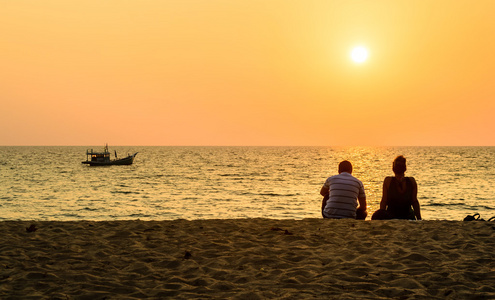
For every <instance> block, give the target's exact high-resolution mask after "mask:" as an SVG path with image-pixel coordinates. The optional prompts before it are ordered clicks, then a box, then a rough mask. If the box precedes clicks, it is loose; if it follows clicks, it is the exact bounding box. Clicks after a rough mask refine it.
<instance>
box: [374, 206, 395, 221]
mask: <svg viewBox="0 0 495 300" xmlns="http://www.w3.org/2000/svg"><path fill="white" fill-rule="evenodd" d="M390 219H392V216H390V214H389V213H388V212H387V211H386V210H385V209H379V210H377V211H375V212H374V213H373V215H372V216H371V220H390Z"/></svg>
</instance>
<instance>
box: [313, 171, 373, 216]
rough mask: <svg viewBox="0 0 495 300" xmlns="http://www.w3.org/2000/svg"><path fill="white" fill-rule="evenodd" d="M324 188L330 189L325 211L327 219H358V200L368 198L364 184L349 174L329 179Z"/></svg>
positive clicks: (345, 173)
mask: <svg viewBox="0 0 495 300" xmlns="http://www.w3.org/2000/svg"><path fill="white" fill-rule="evenodd" d="M323 186H325V187H327V188H328V189H329V196H330V197H329V199H328V200H327V204H326V206H325V208H324V209H323V213H324V215H325V217H327V218H335V219H341V218H356V208H357V206H358V201H357V199H358V198H366V195H365V193H364V186H363V183H362V182H361V181H360V180H359V179H357V178H356V177H354V176H352V175H351V174H349V173H347V172H342V173H340V174H339V175H335V176H332V177H329V178H328V179H327V180H326V181H325V183H324V184H323Z"/></svg>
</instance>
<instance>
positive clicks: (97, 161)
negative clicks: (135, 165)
mask: <svg viewBox="0 0 495 300" xmlns="http://www.w3.org/2000/svg"><path fill="white" fill-rule="evenodd" d="M136 154H138V152H136V153H134V154H133V155H128V156H127V157H124V158H118V157H117V151H115V159H110V152H109V151H108V145H105V149H104V150H103V152H94V151H93V149H91V150H89V149H88V150H86V161H83V162H82V163H83V164H87V165H90V166H113V165H121V166H122V165H132V162H133V161H134V157H136Z"/></svg>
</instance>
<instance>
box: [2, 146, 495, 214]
mask: <svg viewBox="0 0 495 300" xmlns="http://www.w3.org/2000/svg"><path fill="white" fill-rule="evenodd" d="M87 148H93V149H94V150H95V151H96V150H100V149H99V148H103V147H10V146H4V147H0V220H134V219H141V220H172V219H225V218H276V219H302V218H320V217H321V211H320V209H321V200H322V197H321V196H320V194H319V191H320V188H321V186H322V184H323V182H324V181H325V179H326V178H327V177H329V176H332V175H335V174H337V166H338V163H339V162H340V161H342V160H345V159H347V160H349V161H351V162H352V164H353V167H354V171H353V175H354V176H356V177H357V178H358V179H360V180H361V181H362V182H363V184H364V187H365V191H366V196H367V201H368V211H369V212H370V214H369V216H368V219H369V218H370V215H371V213H372V212H373V211H375V210H376V209H378V208H379V203H380V200H381V196H382V186H383V179H384V178H385V177H386V176H392V175H393V172H392V161H393V159H394V158H395V157H396V156H397V155H404V156H405V157H406V158H407V167H408V170H407V172H406V175H407V176H413V177H414V178H415V179H416V181H417V183H418V199H419V202H420V205H421V213H422V215H423V218H424V219H442V220H462V219H463V218H464V217H465V216H466V215H468V214H474V213H476V212H478V213H480V214H481V216H482V217H484V218H486V219H488V218H489V217H491V216H494V215H495V202H494V198H495V196H494V195H495V193H494V192H495V187H494V183H495V147H131V146H127V147H122V146H121V147H110V151H111V152H112V154H113V151H114V150H116V151H117V154H118V155H119V156H120V157H123V156H126V155H127V154H128V153H134V152H139V153H138V155H137V156H136V158H135V161H134V164H133V165H130V166H109V167H90V166H87V165H84V164H81V161H83V160H85V159H86V154H85V153H86V149H87ZM101 150H102V149H101Z"/></svg>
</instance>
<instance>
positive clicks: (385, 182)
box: [380, 177, 391, 209]
mask: <svg viewBox="0 0 495 300" xmlns="http://www.w3.org/2000/svg"><path fill="white" fill-rule="evenodd" d="M390 180H391V177H385V180H383V191H382V201H381V202H380V209H387V193H388V187H389V186H390Z"/></svg>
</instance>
